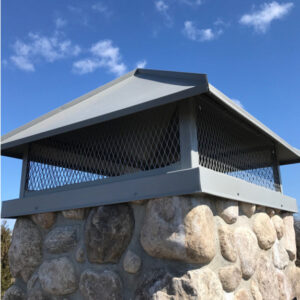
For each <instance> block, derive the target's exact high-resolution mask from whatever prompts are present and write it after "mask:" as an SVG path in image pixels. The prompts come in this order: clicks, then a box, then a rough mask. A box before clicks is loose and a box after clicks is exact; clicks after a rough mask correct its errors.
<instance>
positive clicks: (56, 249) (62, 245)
mask: <svg viewBox="0 0 300 300" xmlns="http://www.w3.org/2000/svg"><path fill="white" fill-rule="evenodd" d="M76 244H77V230H76V227H75V226H63V227H56V228H54V229H53V230H52V231H50V232H49V233H48V234H47V236H46V238H45V242H44V247H45V249H46V250H47V251H48V252H50V253H63V252H67V251H69V250H70V249H72V248H73V247H75V246H76Z"/></svg>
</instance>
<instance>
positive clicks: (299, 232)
mask: <svg viewBox="0 0 300 300" xmlns="http://www.w3.org/2000/svg"><path fill="white" fill-rule="evenodd" d="M294 227H295V233H296V246H297V260H296V266H298V267H300V219H295V218H294Z"/></svg>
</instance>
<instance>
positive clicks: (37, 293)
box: [27, 273, 52, 300]
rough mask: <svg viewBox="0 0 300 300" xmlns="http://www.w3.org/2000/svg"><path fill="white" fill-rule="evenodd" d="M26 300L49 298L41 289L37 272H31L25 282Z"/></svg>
mask: <svg viewBox="0 0 300 300" xmlns="http://www.w3.org/2000/svg"><path fill="white" fill-rule="evenodd" d="M27 300H50V297H49V296H48V295H45V293H44V291H43V290H42V287H41V284H40V281H39V276H38V274H37V273H35V274H33V275H32V276H31V278H30V279H29V280H28V282H27ZM51 300H52V299H51Z"/></svg>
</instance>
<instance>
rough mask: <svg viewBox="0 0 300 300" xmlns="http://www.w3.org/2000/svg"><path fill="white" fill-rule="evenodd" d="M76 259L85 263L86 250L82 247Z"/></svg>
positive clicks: (77, 251) (77, 252)
mask: <svg viewBox="0 0 300 300" xmlns="http://www.w3.org/2000/svg"><path fill="white" fill-rule="evenodd" d="M75 259H76V261H77V262H79V263H83V262H85V253H84V248H83V247H82V246H81V247H78V249H77V250H76V254H75Z"/></svg>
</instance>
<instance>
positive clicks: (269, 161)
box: [197, 96, 280, 191]
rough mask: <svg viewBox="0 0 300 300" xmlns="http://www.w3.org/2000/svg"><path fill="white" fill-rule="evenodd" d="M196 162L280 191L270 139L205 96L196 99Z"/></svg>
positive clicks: (276, 165) (276, 166)
mask: <svg viewBox="0 0 300 300" xmlns="http://www.w3.org/2000/svg"><path fill="white" fill-rule="evenodd" d="M197 133H198V151H199V164H200V165H201V166H203V167H206V168H209V169H212V170H214V171H217V172H221V173H224V174H227V175H230V176H234V177H237V178H240V179H243V180H245V181H247V182H250V183H253V184H256V185H260V186H263V187H266V188H268V189H271V190H275V191H280V180H279V171H278V164H277V161H276V155H275V151H274V150H275V149H274V145H273V143H272V141H270V140H269V139H267V138H266V137H265V136H263V135H262V134H261V133H260V132H258V131H257V130H255V128H253V127H250V126H249V125H248V124H247V123H245V122H244V121H243V120H242V119H240V118H238V117H237V116H236V115H234V113H232V112H230V111H228V110H227V109H226V108H225V107H223V106H221V105H220V104H218V103H217V102H215V101H214V99H213V98H208V97H207V96H203V97H201V99H199V100H198V101H197Z"/></svg>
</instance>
